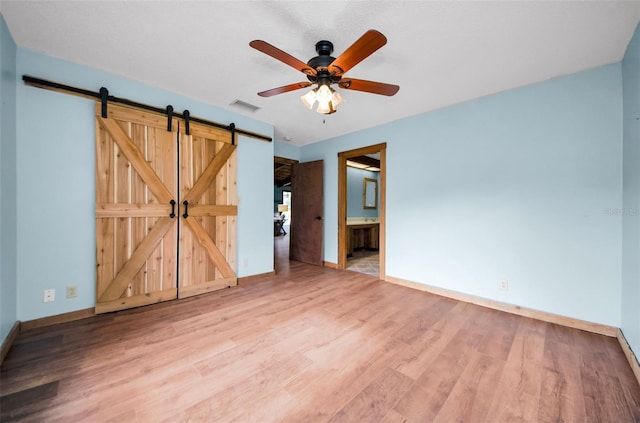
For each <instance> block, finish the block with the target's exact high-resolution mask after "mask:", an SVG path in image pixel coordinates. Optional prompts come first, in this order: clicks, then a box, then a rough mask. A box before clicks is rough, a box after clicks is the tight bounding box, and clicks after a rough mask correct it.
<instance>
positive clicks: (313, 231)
mask: <svg viewBox="0 0 640 423" xmlns="http://www.w3.org/2000/svg"><path fill="white" fill-rule="evenodd" d="M322 186H323V161H322V160H318V161H314V162H306V163H295V164H293V166H292V171H291V201H292V204H291V210H293V215H292V217H291V230H290V246H289V258H291V259H292V260H296V261H301V262H303V263H309V264H315V265H318V266H322V238H323V237H322V234H323V232H322V231H323V221H322V214H323V188H322Z"/></svg>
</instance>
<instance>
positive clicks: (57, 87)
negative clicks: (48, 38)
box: [22, 75, 273, 142]
mask: <svg viewBox="0 0 640 423" xmlns="http://www.w3.org/2000/svg"><path fill="white" fill-rule="evenodd" d="M22 80H23V81H24V83H25V85H28V86H31V87H36V88H42V89H45V90H50V91H57V92H62V93H65V94H70V95H75V96H77V97H84V98H88V99H91V100H98V101H100V102H101V103H102V116H104V117H106V114H107V107H108V106H107V104H108V103H109V102H112V103H119V104H124V105H127V106H131V107H136V108H139V109H143V110H148V111H151V112H156V113H161V114H165V115H167V116H168V117H171V116H173V117H176V118H180V119H184V120H185V123H186V128H189V122H197V123H201V124H203V125H207V126H212V127H214V128H220V129H225V130H227V131H231V132H233V133H235V134H241V135H244V136H247V137H250V138H255V139H258V140H261V141H267V142H271V141H273V139H272V138H271V137H269V136H267V135H263V134H258V133H256V132H252V131H247V130H244V129H241V128H237V127H236V126H235V124H233V123H231V124H229V125H225V124H222V123H218V122H213V121H210V120H206V119H202V118H198V117H194V116H191V114H190V113H189V111H188V110H185V111H184V113H178V112H175V111H174V110H173V107H172V106H167V107H166V108H164V109H163V108H161V107H155V106H150V105H148V104H144V103H138V102H137V101H133V100H128V99H126V98H120V97H116V96H113V95H110V94H109V90H107V89H106V88H105V87H102V88H100V91H97V92H96V91H91V90H87V89H84V88H78V87H73V86H71V85H65V84H61V83H58V82H54V81H49V80H46V79H40V78H35V77H33V76H29V75H22ZM169 130H170V129H169ZM187 130H188V129H187ZM187 133H188V132H187Z"/></svg>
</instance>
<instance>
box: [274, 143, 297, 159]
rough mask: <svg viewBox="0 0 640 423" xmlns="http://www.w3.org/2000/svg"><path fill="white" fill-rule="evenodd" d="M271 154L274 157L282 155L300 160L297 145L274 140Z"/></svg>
mask: <svg viewBox="0 0 640 423" xmlns="http://www.w3.org/2000/svg"><path fill="white" fill-rule="evenodd" d="M273 155H274V156H276V157H284V158H287V159H292V160H300V147H298V146H297V145H292V144H287V143H284V142H279V141H275V142H274V143H273Z"/></svg>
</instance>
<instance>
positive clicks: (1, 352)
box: [0, 322, 20, 364]
mask: <svg viewBox="0 0 640 423" xmlns="http://www.w3.org/2000/svg"><path fill="white" fill-rule="evenodd" d="M19 332H20V322H15V323H14V324H13V326H11V330H10V331H9V334H8V335H7V337H6V338H5V339H4V341H2V348H1V349H0V364H2V362H3V361H4V358H5V356H6V355H7V353H8V352H9V349H10V348H11V345H12V344H13V341H14V340H15V339H16V337H17V336H18V333H19Z"/></svg>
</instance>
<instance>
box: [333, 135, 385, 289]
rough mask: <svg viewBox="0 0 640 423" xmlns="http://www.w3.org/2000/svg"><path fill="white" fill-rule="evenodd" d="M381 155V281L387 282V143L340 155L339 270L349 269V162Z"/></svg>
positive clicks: (344, 152)
mask: <svg viewBox="0 0 640 423" xmlns="http://www.w3.org/2000/svg"><path fill="white" fill-rule="evenodd" d="M374 153H380V180H379V182H378V189H379V190H380V211H379V221H380V231H379V233H380V234H379V236H380V240H379V244H380V245H379V252H380V279H382V280H386V277H387V274H386V266H385V257H386V226H387V225H386V218H385V217H386V200H387V143H386V142H383V143H380V144H374V145H370V146H368V147H361V148H356V149H354V150H348V151H342V152H340V153H338V269H346V268H347V160H348V159H350V158H352V157H357V156H363V155H366V154H374Z"/></svg>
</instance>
